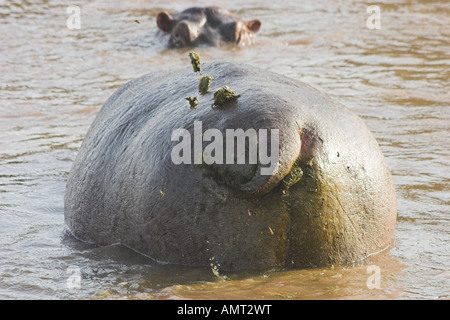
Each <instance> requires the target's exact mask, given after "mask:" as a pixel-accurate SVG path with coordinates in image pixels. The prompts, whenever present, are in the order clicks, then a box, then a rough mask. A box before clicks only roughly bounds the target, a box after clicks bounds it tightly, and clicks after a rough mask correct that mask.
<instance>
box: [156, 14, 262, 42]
mask: <svg viewBox="0 0 450 320" xmlns="http://www.w3.org/2000/svg"><path fill="white" fill-rule="evenodd" d="M156 22H157V25H158V27H159V29H161V30H162V31H164V32H166V33H170V39H169V47H171V48H179V47H194V46H198V45H202V44H207V45H213V46H220V44H221V43H223V42H229V43H234V44H240V45H247V44H251V43H252V37H253V35H254V34H255V33H256V32H258V31H259V29H260V27H261V21H260V20H251V21H249V22H247V21H244V20H242V19H239V18H236V17H235V16H234V15H233V14H231V13H230V12H228V11H226V10H224V9H221V8H217V7H206V8H198V7H194V8H190V9H187V10H184V11H182V12H181V13H179V14H177V15H174V16H172V15H170V14H169V13H168V12H166V11H162V12H160V13H159V14H158V16H157V19H156Z"/></svg>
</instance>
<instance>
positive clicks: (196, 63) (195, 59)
mask: <svg viewBox="0 0 450 320" xmlns="http://www.w3.org/2000/svg"><path fill="white" fill-rule="evenodd" d="M189 58H191V64H192V68H194V72H200V56H199V54H198V53H196V52H194V51H191V52H189Z"/></svg>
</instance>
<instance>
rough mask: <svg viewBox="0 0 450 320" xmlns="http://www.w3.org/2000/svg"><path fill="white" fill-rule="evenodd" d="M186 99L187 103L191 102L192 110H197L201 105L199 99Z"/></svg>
mask: <svg viewBox="0 0 450 320" xmlns="http://www.w3.org/2000/svg"><path fill="white" fill-rule="evenodd" d="M185 99H186V100H187V101H189V105H190V106H191V109H197V106H198V104H199V102H198V98H197V97H187V98H185Z"/></svg>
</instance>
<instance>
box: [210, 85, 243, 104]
mask: <svg viewBox="0 0 450 320" xmlns="http://www.w3.org/2000/svg"><path fill="white" fill-rule="evenodd" d="M240 96H241V95H240V94H235V93H234V92H233V90H231V88H230V86H228V85H224V86H223V87H222V88H221V89H219V90H217V91H216V92H215V93H214V103H213V106H217V107H223V106H224V105H225V104H227V103H228V102H230V101H232V100H235V99H237V98H239V97H240Z"/></svg>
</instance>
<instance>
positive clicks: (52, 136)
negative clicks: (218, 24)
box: [0, 0, 450, 299]
mask: <svg viewBox="0 0 450 320" xmlns="http://www.w3.org/2000/svg"><path fill="white" fill-rule="evenodd" d="M197 3H198V4H199V5H211V4H215V5H218V6H224V7H226V8H228V9H229V10H231V11H232V12H234V13H236V14H238V15H239V16H241V17H243V18H246V19H253V18H258V19H260V20H261V21H262V29H261V31H260V33H259V34H258V36H257V37H256V44H255V45H254V46H253V47H247V48H235V47H224V48H220V49H218V48H199V49H198V50H197V51H198V52H199V54H200V55H201V56H202V58H203V61H213V60H233V61H238V62H243V63H248V64H251V65H255V66H259V67H262V68H266V69H267V70H271V71H275V72H278V73H281V74H284V75H286V76H289V77H292V78H295V79H298V80H301V81H304V82H306V83H308V84H310V85H312V86H314V87H316V88H318V89H320V90H322V91H325V92H327V93H328V94H329V95H331V96H332V97H334V98H335V99H337V100H339V101H341V102H342V103H344V104H345V105H346V106H347V107H349V108H350V109H352V110H353V111H354V112H356V113H357V114H358V115H360V116H361V117H362V118H363V119H364V120H365V122H366V123H367V125H368V126H369V128H370V129H371V130H372V132H373V134H374V136H375V137H376V139H377V140H378V142H379V144H380V146H381V149H382V151H383V153H384V155H385V157H386V159H387V162H388V164H389V167H390V169H391V171H392V174H393V179H394V182H395V185H396V190H397V197H398V223H397V227H396V232H395V239H394V241H393V245H392V248H391V250H389V251H386V252H383V253H382V254H379V255H377V256H372V257H370V258H369V259H368V260H367V261H363V262H360V263H357V264H355V265H348V266H330V267H326V268H316V269H308V270H281V269H270V270H262V271H258V272H238V273H225V272H222V271H221V270H220V269H219V270H218V275H217V272H216V274H214V272H213V271H212V270H210V269H208V268H200V269H199V268H187V267H180V266H169V265H159V264H157V263H155V262H153V261H152V260H150V259H148V258H146V257H143V256H141V255H138V254H136V253H135V252H133V251H131V250H129V249H127V248H123V247H121V246H108V247H97V246H93V245H88V244H84V243H80V242H78V241H76V240H75V239H73V238H72V237H71V236H70V234H68V232H67V230H66V229H65V226H64V210H63V194H64V188H65V182H66V179H67V175H68V172H69V170H70V167H71V164H72V162H73V160H74V158H75V156H76V153H77V149H78V148H79V146H80V144H81V141H82V139H83V137H84V135H85V133H86V131H87V129H88V128H89V126H90V124H91V122H92V121H93V119H94V117H95V116H96V114H97V112H98V111H99V109H100V107H101V105H102V104H103V102H104V101H105V100H106V99H107V98H108V97H109V96H110V95H111V94H112V93H113V92H114V90H116V89H117V88H118V87H120V86H121V85H123V84H124V83H125V82H127V81H129V80H131V79H133V78H135V77H137V76H140V75H142V74H145V73H147V72H151V71H154V70H161V69H169V68H179V67H180V68H181V67H184V66H186V65H188V64H189V61H188V58H187V53H188V50H184V49H183V50H181V49H180V50H166V49H165V47H164V43H165V41H167V38H164V37H161V36H160V35H158V34H157V29H156V22H155V17H156V14H157V13H158V11H159V10H160V9H166V10H168V11H170V12H177V11H179V10H182V9H184V8H186V7H188V6H190V3H189V2H188V1H165V2H156V1H137V0H134V1H131V0H129V1H119V0H117V1H100V0H92V1H77V3H76V4H77V5H79V6H80V9H81V12H80V13H81V29H79V30H69V29H68V28H67V25H66V21H67V19H68V16H69V15H68V13H67V6H68V3H67V1H59V0H49V1H44V0H42V1H39V0H36V1H26V0H21V1H16V0H13V1H10V0H7V1H1V2H0V298H1V299H104V298H132V299H141V298H142V299H181V298H188V299H211V298H212V299H222V298H223V299H355V298H357V299H448V298H450V292H449V288H450V285H449V284H450V272H449V267H450V256H449V252H450V239H449V238H450V236H449V235H450V225H449V201H450V191H449V178H450V170H449V169H450V165H449V164H450V153H449V149H450V144H449V140H450V139H449V138H450V136H449V129H450V128H449V125H450V116H449V105H450V95H449V69H450V68H449V65H450V55H449V53H450V2H448V1H427V2H426V3H419V2H417V1H407V0H395V1H378V2H376V3H370V2H362V1H324V0H319V1H278V2H274V1H267V0H264V1H253V0H248V1H245V2H243V1H236V0H231V1H198V2H197ZM370 4H377V5H379V6H380V9H381V29H379V30H376V29H375V30H371V29H368V28H367V26H366V20H367V18H368V17H369V14H368V13H367V12H366V9H367V6H368V5H370ZM135 20H139V21H140V23H137V22H135ZM371 266H374V267H371ZM373 268H375V269H373ZM373 270H378V271H379V273H377V272H378V271H373ZM373 272H375V273H373ZM377 274H379V276H380V277H379V280H380V281H379V282H378V283H379V286H378V287H377V286H374V284H375V282H374V281H375V280H376V279H375V278H374V277H371V276H374V275H377ZM374 279H375V280H374ZM371 288H372V289H371Z"/></svg>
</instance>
